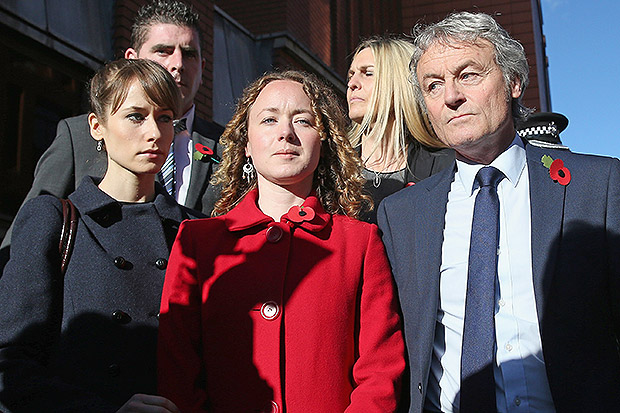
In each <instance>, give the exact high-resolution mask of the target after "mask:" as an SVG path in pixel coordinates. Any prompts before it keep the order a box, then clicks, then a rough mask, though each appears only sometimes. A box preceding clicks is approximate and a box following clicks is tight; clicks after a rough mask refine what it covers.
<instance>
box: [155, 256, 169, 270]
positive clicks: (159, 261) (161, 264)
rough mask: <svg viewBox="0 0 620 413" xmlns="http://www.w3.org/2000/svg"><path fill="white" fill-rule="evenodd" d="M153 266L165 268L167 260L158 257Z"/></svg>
mask: <svg viewBox="0 0 620 413" xmlns="http://www.w3.org/2000/svg"><path fill="white" fill-rule="evenodd" d="M155 266H156V267H157V268H159V269H160V270H165V269H166V267H167V266H168V261H167V260H166V259H165V258H158V259H157V260H156V261H155Z"/></svg>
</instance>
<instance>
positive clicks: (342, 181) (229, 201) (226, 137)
mask: <svg viewBox="0 0 620 413" xmlns="http://www.w3.org/2000/svg"><path fill="white" fill-rule="evenodd" d="M275 80H289V81H293V82H297V83H299V84H301V85H302V87H303V90H304V92H305V93H306V95H307V96H308V97H309V98H310V102H311V107H312V112H313V114H314V118H315V122H316V127H317V130H318V132H319V136H320V137H321V140H322V141H323V143H322V145H321V158H320V160H319V166H318V167H317V169H316V171H315V172H314V181H313V186H314V189H315V190H316V192H317V195H318V198H319V200H320V201H321V204H322V206H323V208H325V210H326V211H327V212H328V213H330V214H343V215H348V216H351V217H357V216H359V213H360V212H361V211H362V210H363V209H366V208H370V207H371V206H372V200H371V199H370V197H369V196H367V195H363V194H362V187H363V185H364V182H365V180H364V177H363V176H362V173H361V168H362V162H361V160H360V158H359V156H358V155H357V153H356V152H355V150H354V149H353V148H352V147H351V145H350V143H349V141H348V139H347V136H346V116H345V114H344V112H343V110H342V107H341V106H340V104H339V103H338V100H337V98H336V95H335V94H334V92H333V91H332V90H331V89H330V88H329V87H327V86H325V85H324V84H323V83H322V82H320V81H319V80H318V79H317V78H316V77H315V76H314V75H310V74H307V73H303V72H298V71H294V70H289V71H286V72H274V73H269V74H266V75H263V76H262V77H260V78H259V79H258V80H256V81H254V82H253V83H252V84H250V85H249V86H248V87H246V88H245V90H244V92H243V96H242V97H241V99H240V100H239V102H238V103H237V109H236V111H235V114H234V115H233V117H232V119H231V120H230V122H228V125H226V130H225V131H224V133H223V135H222V136H221V138H220V144H221V145H222V146H223V147H224V151H223V154H222V162H221V164H220V167H219V169H218V170H217V172H215V173H214V175H213V179H212V181H211V183H212V184H213V185H221V186H222V193H221V197H220V199H219V200H218V201H217V202H216V203H215V207H214V209H213V215H214V216H216V215H221V214H225V213H226V212H228V211H230V210H231V209H232V208H234V206H235V205H237V203H239V201H241V199H243V197H244V196H245V195H246V194H247V193H248V192H249V191H250V190H252V189H253V188H254V187H255V186H256V179H255V178H254V179H252V180H251V181H250V182H249V183H248V182H247V181H246V180H245V179H243V178H242V174H243V164H244V163H245V161H246V157H245V148H246V146H247V143H248V116H249V112H250V109H251V108H252V105H253V104H254V102H255V101H256V99H257V98H258V95H259V94H260V93H261V91H262V90H263V89H264V88H265V86H267V85H268V84H269V83H271V82H273V81H275Z"/></svg>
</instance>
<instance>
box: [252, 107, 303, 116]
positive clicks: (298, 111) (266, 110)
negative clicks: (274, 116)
mask: <svg viewBox="0 0 620 413" xmlns="http://www.w3.org/2000/svg"><path fill="white" fill-rule="evenodd" d="M263 112H271V113H280V109H278V108H276V107H271V108H265V109H263V110H261V111H260V112H258V114H259V115H260V114H261V113H263ZM300 113H307V114H309V115H312V116H314V113H312V111H311V110H308V109H295V110H294V111H293V115H299V114H300Z"/></svg>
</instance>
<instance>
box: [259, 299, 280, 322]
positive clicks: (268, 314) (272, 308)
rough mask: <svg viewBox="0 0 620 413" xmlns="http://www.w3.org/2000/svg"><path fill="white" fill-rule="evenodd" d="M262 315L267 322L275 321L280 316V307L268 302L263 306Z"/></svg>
mask: <svg viewBox="0 0 620 413" xmlns="http://www.w3.org/2000/svg"><path fill="white" fill-rule="evenodd" d="M260 315H261V316H263V318H264V319H265V320H273V319H275V318H276V317H278V315H280V307H279V306H278V304H276V303H275V302H273V301H267V302H266V303H265V304H263V305H262V306H261V308H260Z"/></svg>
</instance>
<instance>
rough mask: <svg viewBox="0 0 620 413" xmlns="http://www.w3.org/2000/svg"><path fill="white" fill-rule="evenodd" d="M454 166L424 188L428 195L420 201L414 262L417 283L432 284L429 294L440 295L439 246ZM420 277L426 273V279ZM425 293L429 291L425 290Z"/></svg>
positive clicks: (441, 243) (423, 276) (440, 244)
mask: <svg viewBox="0 0 620 413" xmlns="http://www.w3.org/2000/svg"><path fill="white" fill-rule="evenodd" d="M455 170H456V163H454V162H453V166H452V167H448V168H446V169H445V170H444V171H442V172H440V173H439V175H440V176H439V177H438V178H439V181H438V183H437V185H434V186H432V187H428V188H426V190H427V191H428V195H427V196H426V197H424V199H422V201H421V207H420V209H419V210H420V212H421V213H422V215H423V216H422V217H421V219H420V221H419V222H420V228H419V230H416V231H415V244H414V245H415V250H416V252H417V260H416V263H417V265H418V268H421V269H422V271H421V272H420V277H419V279H420V280H430V281H431V284H432V285H431V290H430V291H429V292H430V293H431V294H434V295H436V294H438V293H439V267H440V266H441V247H442V245H443V229H444V226H445V220H446V205H447V202H448V193H449V192H450V185H451V184H452V181H453V180H454V173H455ZM423 274H428V276H429V277H430V278H427V277H426V276H425V275H423ZM427 291H428V290H427Z"/></svg>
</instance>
